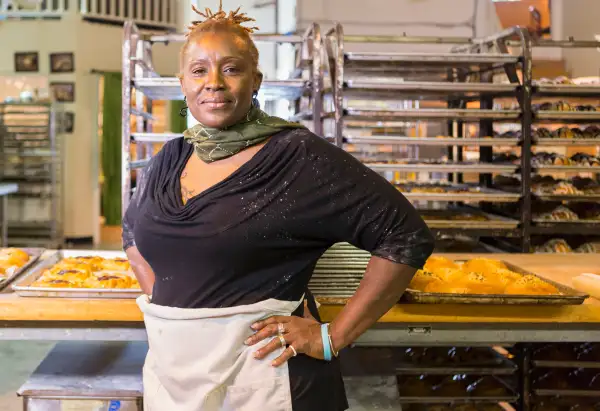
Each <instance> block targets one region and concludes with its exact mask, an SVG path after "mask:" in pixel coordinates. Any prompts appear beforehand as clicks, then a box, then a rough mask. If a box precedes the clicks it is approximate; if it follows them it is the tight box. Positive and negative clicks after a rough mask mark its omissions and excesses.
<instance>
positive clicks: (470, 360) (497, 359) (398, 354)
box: [340, 347, 517, 376]
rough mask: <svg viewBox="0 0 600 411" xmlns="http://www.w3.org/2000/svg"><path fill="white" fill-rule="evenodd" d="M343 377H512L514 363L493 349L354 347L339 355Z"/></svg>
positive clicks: (515, 368) (514, 367)
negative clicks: (424, 375) (464, 375)
mask: <svg viewBox="0 0 600 411" xmlns="http://www.w3.org/2000/svg"><path fill="white" fill-rule="evenodd" d="M340 364H341V368H342V374H343V375H344V376H354V375H423V374H427V375H452V374H469V375H512V374H514V373H515V371H516V370H517V366H516V364H515V363H513V362H512V361H510V360H509V359H507V358H506V357H504V356H503V355H501V354H500V353H498V352H497V351H495V350H494V349H493V348H491V347H354V348H351V349H348V350H343V351H342V352H341V353H340Z"/></svg>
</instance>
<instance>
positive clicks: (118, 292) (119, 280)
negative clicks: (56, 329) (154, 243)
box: [12, 250, 142, 298]
mask: <svg viewBox="0 0 600 411" xmlns="http://www.w3.org/2000/svg"><path fill="white" fill-rule="evenodd" d="M12 288H13V290H14V291H15V293H17V294H18V295H20V296H23V297H57V298H137V297H138V296H139V295H140V294H141V293H142V290H141V288H140V285H139V283H138V282H137V280H136V279H135V277H134V275H133V272H132V271H131V267H130V265H129V261H127V259H126V256H125V253H124V252H122V251H97V250H60V251H57V252H56V253H55V254H53V255H52V256H50V257H48V258H45V259H43V260H39V261H38V263H37V264H35V266H34V267H32V268H31V270H29V272H28V273H27V274H26V275H25V276H24V277H22V278H21V279H20V280H19V281H18V282H17V283H15V284H14V285H13V286H12Z"/></svg>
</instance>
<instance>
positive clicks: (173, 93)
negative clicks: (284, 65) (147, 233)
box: [121, 21, 323, 213]
mask: <svg viewBox="0 0 600 411" xmlns="http://www.w3.org/2000/svg"><path fill="white" fill-rule="evenodd" d="M253 40H254V41H255V42H257V43H260V42H267V43H274V44H291V45H293V46H295V47H296V70H295V74H297V77H294V78H290V79H286V80H268V79H267V80H265V81H263V83H262V85H261V89H260V92H259V93H260V95H261V96H263V97H264V98H265V99H266V100H268V101H269V100H271V101H274V100H282V99H284V100H288V101H290V102H292V103H293V106H294V107H295V108H296V112H297V116H298V118H300V119H302V120H304V121H307V122H308V123H309V124H308V125H309V127H310V128H312V129H313V131H314V132H315V133H316V134H319V135H320V134H322V121H321V112H322V88H323V84H322V76H321V70H320V68H321V66H322V64H321V56H322V52H321V44H322V41H321V31H320V28H319V26H318V25H317V24H313V25H312V26H311V27H310V28H309V29H308V30H307V31H306V32H305V33H304V35H302V36H296V35H290V36H284V35H260V34H259V35H253ZM183 41H185V36H184V35H183V34H160V35H145V34H142V33H141V32H140V31H139V29H138V27H137V26H136V25H135V24H134V23H133V22H131V21H128V22H126V23H125V27H124V41H123V95H122V97H123V111H122V160H121V178H122V187H121V189H122V194H121V197H122V202H121V204H122V210H121V211H122V213H125V211H126V210H127V206H128V204H129V201H130V198H131V195H132V187H131V180H132V171H133V170H138V171H141V170H140V169H142V168H143V167H144V166H145V165H146V164H147V163H148V161H149V159H150V158H151V156H152V152H153V151H152V144H155V143H164V142H167V141H169V140H172V139H174V138H178V137H181V135H180V134H173V133H155V132H153V127H152V124H153V121H154V117H153V115H152V101H153V100H183V97H184V96H183V94H182V92H181V87H180V83H179V80H178V79H177V78H176V77H161V76H159V75H158V74H157V73H156V70H155V69H154V65H153V61H152V46H153V45H154V44H157V43H159V44H161V43H163V44H164V43H169V42H183ZM134 96H135V106H133V105H132V102H133V100H134V98H133V97H134ZM134 119H135V120H136V121H135V124H136V127H135V129H134V128H133V120H134ZM132 144H134V146H135V156H134V157H135V158H134V159H132V155H131V147H132Z"/></svg>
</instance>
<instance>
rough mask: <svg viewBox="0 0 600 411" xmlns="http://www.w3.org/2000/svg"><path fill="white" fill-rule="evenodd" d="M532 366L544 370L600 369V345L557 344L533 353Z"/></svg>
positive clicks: (543, 347) (540, 348) (546, 346)
mask: <svg viewBox="0 0 600 411" xmlns="http://www.w3.org/2000/svg"><path fill="white" fill-rule="evenodd" d="M532 364H533V365H534V366H535V367H542V368H572V369H576V368H585V369H599V368H600V344H594V343H588V344H572V343H555V344H548V345H543V346H541V347H539V348H537V349H536V350H535V351H534V352H533V353H532Z"/></svg>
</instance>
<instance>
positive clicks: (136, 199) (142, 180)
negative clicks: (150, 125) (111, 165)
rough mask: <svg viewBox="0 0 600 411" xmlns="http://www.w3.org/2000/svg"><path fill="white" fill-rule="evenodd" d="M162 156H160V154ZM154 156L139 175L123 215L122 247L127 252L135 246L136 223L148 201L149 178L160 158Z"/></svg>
mask: <svg viewBox="0 0 600 411" xmlns="http://www.w3.org/2000/svg"><path fill="white" fill-rule="evenodd" d="M159 155H160V154H159ZM159 155H157V156H154V157H153V158H152V159H150V161H149V162H148V164H147V165H146V167H144V169H143V171H142V172H141V173H138V178H137V184H136V187H135V191H134V193H133V195H132V197H131V200H130V201H129V206H128V207H127V210H126V211H125V214H124V215H123V221H122V228H123V230H122V245H123V250H127V249H128V248H131V247H133V246H135V237H134V235H133V229H134V227H135V222H136V220H137V219H138V216H139V215H140V212H141V209H142V203H143V202H144V201H145V199H146V195H147V190H148V176H149V175H150V173H152V171H153V169H154V167H155V163H156V161H157V158H158V156H159Z"/></svg>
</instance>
